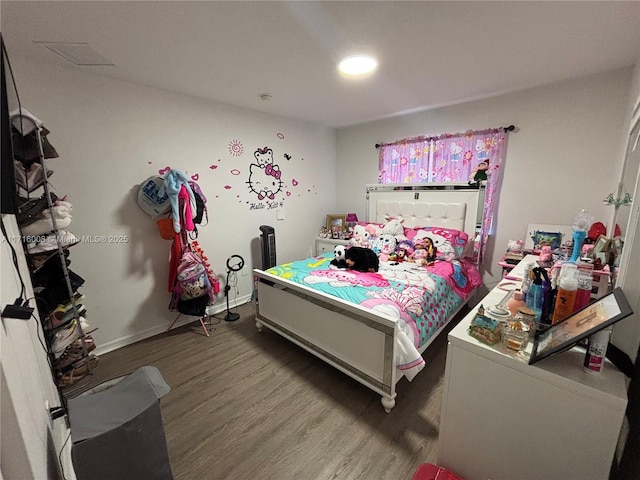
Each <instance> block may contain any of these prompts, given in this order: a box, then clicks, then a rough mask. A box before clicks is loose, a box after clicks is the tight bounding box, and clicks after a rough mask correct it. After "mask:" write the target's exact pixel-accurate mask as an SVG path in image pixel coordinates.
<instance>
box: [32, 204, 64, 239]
mask: <svg viewBox="0 0 640 480" xmlns="http://www.w3.org/2000/svg"><path fill="white" fill-rule="evenodd" d="M72 209H73V206H72V205H71V203H69V202H64V201H61V200H59V201H57V202H56V203H55V205H54V206H53V207H51V208H47V209H45V210H43V211H42V212H41V213H40V215H38V218H37V219H36V220H35V221H34V222H31V223H30V224H29V225H25V226H23V227H22V235H24V236H25V237H27V238H28V237H36V236H40V235H44V234H46V233H49V232H52V231H53V230H54V226H53V222H54V220H55V222H56V225H55V228H57V229H58V230H66V229H67V228H68V227H69V225H71V220H72V217H71V210H72Z"/></svg>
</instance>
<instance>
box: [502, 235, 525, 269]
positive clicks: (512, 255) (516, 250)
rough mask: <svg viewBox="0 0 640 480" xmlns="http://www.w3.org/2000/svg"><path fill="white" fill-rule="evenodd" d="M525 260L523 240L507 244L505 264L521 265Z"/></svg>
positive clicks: (511, 241)
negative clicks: (521, 261)
mask: <svg viewBox="0 0 640 480" xmlns="http://www.w3.org/2000/svg"><path fill="white" fill-rule="evenodd" d="M523 258H524V242H523V241H522V240H509V241H508V242H507V253H505V255H504V262H505V263H508V264H509V265H515V264H517V263H520V260H522V259H523Z"/></svg>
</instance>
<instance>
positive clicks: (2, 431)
mask: <svg viewBox="0 0 640 480" xmlns="http://www.w3.org/2000/svg"><path fill="white" fill-rule="evenodd" d="M2 222H3V223H4V225H5V228H6V231H7V235H8V237H9V240H13V238H19V236H20V231H19V230H18V225H17V224H16V221H15V217H14V216H13V215H4V214H3V215H2ZM1 243H2V247H1V253H0V263H1V264H2V275H1V279H2V284H1V285H2V288H1V289H0V308H2V309H4V307H5V305H7V304H13V303H14V301H15V300H16V298H18V297H19V296H20V290H21V288H20V276H19V274H18V271H19V272H20V275H22V279H23V281H24V283H25V287H26V292H25V295H24V297H23V298H24V299H27V298H29V299H31V302H30V306H31V307H32V308H33V307H35V304H34V301H33V290H32V288H31V281H30V279H29V271H28V270H27V264H26V260H25V256H24V253H23V250H22V244H21V243H20V242H19V241H18V242H15V243H12V244H13V245H14V248H15V249H16V253H17V260H18V269H19V270H16V268H15V267H14V264H13V259H12V258H13V257H12V252H11V249H10V246H9V243H8V242H7V241H6V240H5V239H4V237H3V238H2V242H1ZM35 313H36V315H37V312H35ZM1 321H2V326H1V328H0V359H1V362H0V411H1V418H2V421H1V425H0V460H1V462H2V463H1V464H0V468H1V472H2V476H3V478H5V479H7V480H9V479H23V478H36V479H40V478H59V477H58V469H57V465H56V462H57V460H56V461H52V459H54V458H57V457H58V455H59V454H60V451H61V449H62V446H63V445H64V443H65V440H66V438H67V435H68V430H67V428H66V425H65V422H64V420H62V419H58V420H56V421H55V422H50V417H49V412H48V411H47V408H46V405H48V406H49V407H58V406H60V404H61V403H60V400H59V398H58V394H57V390H56V387H55V385H54V383H53V380H52V378H51V372H50V370H49V365H48V363H47V353H46V351H45V349H44V346H43V345H42V344H41V343H40V342H41V339H43V332H42V328H40V324H39V321H38V320H37V316H36V317H32V318H31V319H29V320H19V319H15V318H2V320H1ZM69 448H70V444H69V443H67V445H66V449H65V451H64V454H63V455H61V458H62V459H63V467H64V470H65V474H66V477H67V479H69V480H72V479H73V478H75V475H73V471H72V468H71V464H70V457H69Z"/></svg>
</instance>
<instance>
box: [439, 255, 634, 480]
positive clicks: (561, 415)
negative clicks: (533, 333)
mask: <svg viewBox="0 0 640 480" xmlns="http://www.w3.org/2000/svg"><path fill="white" fill-rule="evenodd" d="M534 260H535V257H534V258H533V259H532V258H529V257H525V258H524V259H523V261H522V262H520V263H519V264H518V265H516V267H515V268H514V269H513V270H512V271H511V272H510V275H509V277H511V278H518V277H519V278H522V273H523V271H524V266H525V264H526V263H527V262H529V261H534ZM506 282H508V280H503V281H502V282H501V283H500V284H498V285H499V286H500V285H502V288H511V287H513V285H512V284H507V285H506V286H505V283H506ZM512 283H516V286H517V284H518V283H519V282H518V281H517V280H512ZM499 286H498V287H496V288H494V289H493V290H492V291H491V292H490V293H489V294H488V295H487V296H486V297H485V298H483V299H482V300H481V301H480V304H483V306H484V307H485V312H486V309H487V308H488V307H490V306H492V305H496V304H497V303H499V302H500V301H501V300H502V299H503V298H504V296H505V295H507V294H508V293H509V292H508V291H505V290H503V289H501V288H499ZM475 314H476V309H474V310H473V311H471V312H470V313H469V314H468V315H467V316H466V317H465V318H464V319H463V320H462V321H461V322H460V323H459V324H458V325H457V326H456V327H455V328H453V329H452V330H451V332H450V333H449V335H448V341H449V343H448V348H447V360H446V369H445V380H444V394H443V401H442V412H441V419H440V436H439V445H438V446H439V453H438V464H439V465H441V466H442V467H444V468H448V469H450V470H452V471H455V472H456V473H457V474H458V475H460V476H462V477H463V478H464V479H465V480H474V479H478V480H487V479H491V480H516V479H517V480H527V479H531V480H541V479H544V480H554V479H558V480H572V479H576V480H578V479H579V480H585V479H594V480H602V479H607V478H609V470H610V468H611V463H612V461H613V458H614V452H615V448H616V444H617V441H618V436H619V434H620V429H621V428H622V422H623V417H624V414H625V409H626V406H627V383H626V379H625V376H624V375H623V374H622V373H621V372H620V371H619V370H618V369H617V368H616V367H615V366H614V365H613V364H611V363H610V362H608V361H607V363H606V364H605V366H604V368H603V370H602V372H600V373H598V374H590V373H587V372H585V371H584V370H583V369H582V362H583V359H584V355H585V350H584V348H580V347H574V348H572V349H571V350H568V351H566V352H562V353H557V354H555V355H552V356H550V357H547V358H545V359H542V360H540V361H539V362H537V363H536V364H535V365H528V356H529V352H530V350H531V347H530V346H529V347H528V349H527V350H525V351H524V352H521V353H516V352H513V351H511V350H509V349H508V348H507V347H505V346H504V345H503V344H502V343H498V344H497V345H494V346H489V345H486V344H484V343H482V342H480V341H478V340H476V339H475V338H473V337H471V336H470V335H469V334H468V333H467V329H468V327H469V324H470V323H471V321H472V320H473V318H474V316H475ZM489 316H491V315H489Z"/></svg>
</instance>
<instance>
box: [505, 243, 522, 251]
mask: <svg viewBox="0 0 640 480" xmlns="http://www.w3.org/2000/svg"><path fill="white" fill-rule="evenodd" d="M523 248H524V242H523V241H522V240H509V241H508V242H507V251H508V252H509V253H520V252H522V249H523Z"/></svg>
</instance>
